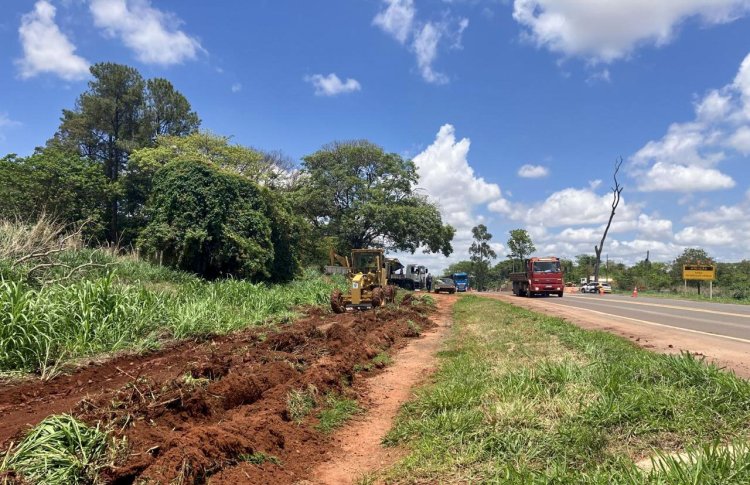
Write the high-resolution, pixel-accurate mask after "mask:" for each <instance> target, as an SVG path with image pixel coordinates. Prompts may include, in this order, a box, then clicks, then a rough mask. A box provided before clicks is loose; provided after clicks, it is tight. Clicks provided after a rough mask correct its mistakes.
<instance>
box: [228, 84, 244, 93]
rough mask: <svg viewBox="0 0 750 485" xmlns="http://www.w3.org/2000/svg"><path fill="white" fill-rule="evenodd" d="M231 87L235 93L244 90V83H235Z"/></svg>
mask: <svg viewBox="0 0 750 485" xmlns="http://www.w3.org/2000/svg"><path fill="white" fill-rule="evenodd" d="M230 89H231V90H232V92H233V93H239V92H240V91H242V83H234V84H232V87H231V88H230Z"/></svg>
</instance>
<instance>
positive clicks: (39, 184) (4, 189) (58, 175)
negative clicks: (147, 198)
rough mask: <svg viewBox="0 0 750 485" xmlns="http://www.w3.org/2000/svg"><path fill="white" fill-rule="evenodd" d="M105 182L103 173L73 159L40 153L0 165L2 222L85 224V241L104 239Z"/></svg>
mask: <svg viewBox="0 0 750 485" xmlns="http://www.w3.org/2000/svg"><path fill="white" fill-rule="evenodd" d="M107 189H108V181H107V179H106V177H105V176H104V173H103V172H102V170H101V167H100V166H99V165H98V164H96V163H94V162H91V161H90V160H88V159H86V158H84V157H81V156H80V155H78V154H77V153H71V152H66V151H64V150H61V149H57V148H44V149H42V148H39V149H37V150H36V151H35V152H34V154H33V155H31V156H29V157H16V156H7V157H5V158H2V159H0V218H3V219H15V218H22V219H29V220H35V219H37V218H39V217H40V216H41V215H42V214H46V215H47V216H49V217H50V218H52V219H54V220H56V221H58V222H61V223H67V224H79V223H82V222H83V221H87V222H88V223H87V224H86V227H85V231H84V235H85V236H86V237H87V238H93V239H94V240H102V238H103V237H105V236H106V208H107V200H108V199H107V198H108V195H107Z"/></svg>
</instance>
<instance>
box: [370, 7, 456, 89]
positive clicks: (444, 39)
mask: <svg viewBox="0 0 750 485" xmlns="http://www.w3.org/2000/svg"><path fill="white" fill-rule="evenodd" d="M383 3H384V4H385V5H384V6H385V8H384V9H383V10H382V11H380V12H379V13H378V14H377V15H376V16H375V18H374V19H373V21H372V23H373V25H375V26H377V27H379V28H380V29H381V30H382V31H383V32H385V33H387V34H388V35H390V36H391V37H393V38H394V39H395V40H396V41H398V42H399V43H400V44H402V45H405V46H407V47H408V49H409V50H410V51H411V52H413V53H414V56H415V58H416V61H417V67H418V68H419V72H420V74H421V75H422V79H424V80H425V81H427V82H428V83H433V84H445V83H447V82H448V76H446V75H445V74H443V73H441V72H438V71H436V70H435V69H434V67H433V64H434V63H435V60H436V59H437V57H438V52H439V49H440V46H441V44H446V43H447V44H448V48H450V49H460V48H461V39H462V36H463V32H464V30H466V28H467V27H468V26H469V19H467V18H452V17H451V16H450V15H445V16H444V17H443V18H442V19H441V20H440V21H428V22H420V21H417V20H416V14H417V10H416V7H415V6H414V1H413V0H383Z"/></svg>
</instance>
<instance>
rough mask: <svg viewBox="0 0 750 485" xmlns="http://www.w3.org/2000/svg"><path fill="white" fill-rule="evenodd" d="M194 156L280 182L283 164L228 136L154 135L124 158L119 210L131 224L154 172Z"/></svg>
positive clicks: (260, 180)
mask: <svg viewBox="0 0 750 485" xmlns="http://www.w3.org/2000/svg"><path fill="white" fill-rule="evenodd" d="M196 160H201V161H204V162H206V163H209V164H211V165H214V166H215V167H217V168H220V169H222V170H225V171H228V172H234V173H236V174H237V175H241V176H242V177H243V178H246V179H248V180H250V181H251V182H254V183H257V184H260V185H263V186H265V187H277V186H279V185H281V180H282V177H283V174H284V173H285V171H284V169H285V168H286V167H279V166H278V165H277V162H276V160H275V159H273V158H270V157H268V156H267V155H266V154H264V153H262V152H260V151H258V150H255V149H252V148H248V147H245V146H242V145H237V144H232V143H230V140H229V138H228V137H224V136H219V135H214V134H213V133H207V132H194V133H190V134H187V135H183V136H172V135H164V136H158V137H157V138H156V141H155V142H154V146H149V147H144V148H140V149H138V150H135V151H133V153H132V154H131V155H130V159H129V162H128V172H127V174H126V177H125V179H124V193H125V197H124V199H125V204H124V205H123V210H124V212H125V213H126V214H127V215H128V219H129V220H130V224H131V226H132V227H133V228H135V229H138V228H139V227H141V226H142V225H143V224H145V213H144V204H145V203H146V200H147V199H148V196H149V194H150V193H151V189H152V179H153V177H154V174H155V173H156V172H157V171H158V170H159V169H160V168H161V167H163V166H165V165H167V164H168V163H171V162H178V161H196ZM126 239H127V237H126Z"/></svg>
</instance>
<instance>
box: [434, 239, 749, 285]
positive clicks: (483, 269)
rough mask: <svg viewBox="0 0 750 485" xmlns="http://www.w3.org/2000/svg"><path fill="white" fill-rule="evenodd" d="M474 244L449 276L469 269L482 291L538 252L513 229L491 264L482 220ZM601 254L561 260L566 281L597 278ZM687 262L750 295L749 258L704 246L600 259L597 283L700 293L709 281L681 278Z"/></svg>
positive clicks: (502, 280) (450, 269) (505, 279)
mask: <svg viewBox="0 0 750 485" xmlns="http://www.w3.org/2000/svg"><path fill="white" fill-rule="evenodd" d="M472 235H473V239H474V241H473V243H472V245H471V247H470V248H469V255H470V258H469V259H468V260H464V261H459V262H457V263H453V264H451V265H450V266H449V267H448V268H447V269H446V270H445V274H446V275H450V274H453V273H462V272H463V273H468V274H470V275H471V276H472V286H473V287H474V288H475V289H477V290H479V291H485V290H489V289H498V288H501V287H502V286H503V285H504V284H506V283H507V282H508V281H509V278H510V274H511V273H513V272H516V271H523V261H524V259H526V258H527V257H529V256H530V255H531V254H532V253H534V252H535V251H536V247H535V246H534V243H533V241H532V239H531V236H530V235H529V233H528V232H527V231H526V230H525V229H513V230H511V231H509V238H508V241H507V242H506V247H507V249H508V251H509V254H507V259H504V260H502V261H499V262H497V263H494V264H493V260H495V259H497V254H496V253H495V251H494V250H493V249H492V246H491V240H492V234H490V233H489V232H488V230H487V227H486V226H484V225H483V224H479V225H477V226H476V227H474V228H473V229H472ZM598 259H599V258H598V257H597V255H595V254H580V255H578V256H576V257H575V258H574V259H565V258H563V259H561V261H560V263H561V266H562V270H563V273H564V275H565V281H566V282H568V283H573V284H579V283H580V282H581V281H582V280H586V281H594V280H595V279H596V278H597V276H596V272H597V264H598ZM686 264H687V265H689V264H711V265H714V266H715V267H716V280H715V281H714V287H715V288H716V289H717V291H718V293H719V294H720V295H721V296H725V297H729V298H735V299H749V298H750V261H747V260H743V261H740V262H735V263H717V262H716V260H715V259H714V258H713V257H712V256H711V255H709V254H708V253H707V252H706V251H705V250H704V249H701V248H687V249H685V250H684V251H683V252H682V253H681V254H680V255H679V256H677V257H676V258H675V259H674V260H673V261H671V262H658V261H651V260H650V258H649V256H648V255H647V256H646V258H645V259H643V260H641V261H638V262H637V263H635V264H633V265H631V266H627V265H626V264H624V263H622V262H614V261H612V262H610V261H609V260H608V259H606V260H605V261H601V266H600V268H599V277H598V278H599V281H611V282H612V285H613V287H614V288H616V289H619V290H623V291H631V290H633V289H634V288H639V289H640V290H642V291H643V290H653V291H659V292H678V291H681V290H684V289H685V288H687V290H688V291H690V292H694V293H698V294H701V293H702V292H705V289H706V286H707V285H708V282H705V281H704V282H701V281H687V282H685V281H684V280H683V279H682V268H683V266H684V265H686Z"/></svg>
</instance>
